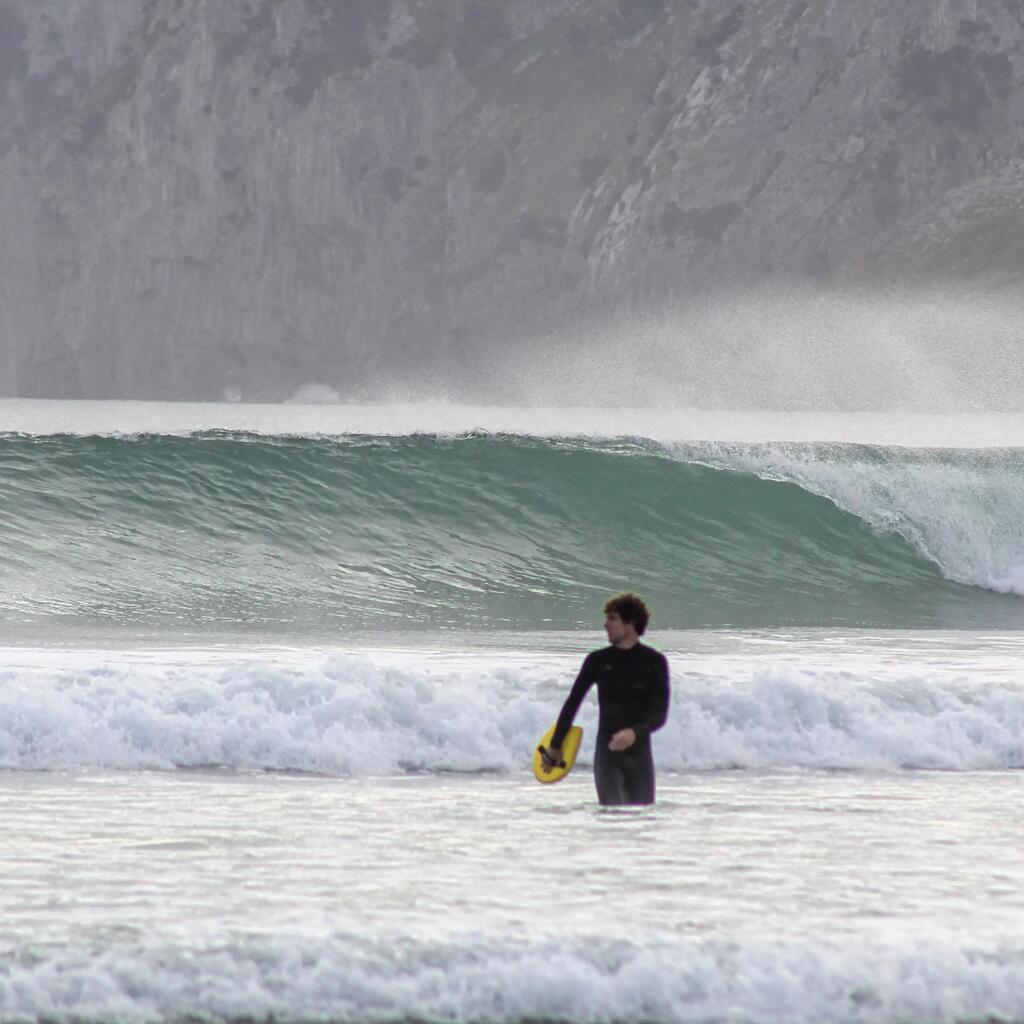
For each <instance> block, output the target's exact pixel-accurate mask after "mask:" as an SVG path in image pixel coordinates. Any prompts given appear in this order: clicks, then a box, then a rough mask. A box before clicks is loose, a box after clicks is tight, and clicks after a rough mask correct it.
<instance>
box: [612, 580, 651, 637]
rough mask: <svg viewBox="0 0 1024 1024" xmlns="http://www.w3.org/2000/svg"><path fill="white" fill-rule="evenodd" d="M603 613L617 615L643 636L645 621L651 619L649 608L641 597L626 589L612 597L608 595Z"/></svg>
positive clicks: (645, 626)
mask: <svg viewBox="0 0 1024 1024" xmlns="http://www.w3.org/2000/svg"><path fill="white" fill-rule="evenodd" d="M604 613H605V615H611V614H613V613H614V614H615V615H618V617H619V618H620V619H622V621H623V622H631V623H632V624H633V628H634V629H635V630H636V635H637V636H643V635H644V630H645V629H647V623H648V622H650V621H651V610H650V608H648V607H647V605H646V604H644V602H643V599H642V598H640V597H639V596H638V595H636V594H634V593H633V592H632V591H631V590H626V591H624V592H623V593H621V594H616V595H615V596H614V597H609V598H608V600H607V601H605V603H604Z"/></svg>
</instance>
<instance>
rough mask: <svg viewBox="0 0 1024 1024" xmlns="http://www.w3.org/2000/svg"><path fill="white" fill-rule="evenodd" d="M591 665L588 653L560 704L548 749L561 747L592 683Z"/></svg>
mask: <svg viewBox="0 0 1024 1024" xmlns="http://www.w3.org/2000/svg"><path fill="white" fill-rule="evenodd" d="M591 667H592V665H591V659H590V655H589V654H588V655H587V656H586V657H585V658H584V659H583V664H582V665H581V666H580V671H579V675H577V676H576V681H575V682H574V683H573V684H572V689H571V690H570V691H569V696H568V697H566V699H565V703H564V704H563V705H562V711H561V713H560V714H559V716H558V724H557V725H556V726H555V732H554V734H553V735H552V737H551V746H550V747H549V748H548V749H549V750H561V749H562V743H563V741H564V740H565V734H566V733H567V732H568V731H569V727H570V726H571V725H572V723H573V719H574V718H575V717H576V712H577V711H579V709H580V705H581V704H582V703H583V698H584V697H586V695H587V691H588V690H589V689H590V687H591V686H593V685H594V673H593V672H592V671H591Z"/></svg>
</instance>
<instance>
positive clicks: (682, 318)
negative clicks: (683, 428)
mask: <svg viewBox="0 0 1024 1024" xmlns="http://www.w3.org/2000/svg"><path fill="white" fill-rule="evenodd" d="M584 321H585V322H586V323H587V326H586V327H581V328H580V329H579V330H576V331H566V332H556V333H553V334H552V335H550V336H547V337H540V338H532V339H528V340H526V341H517V342H516V343H514V344H509V345H506V346H503V347H501V348H499V349H498V351H497V354H496V355H495V357H494V358H493V361H488V359H487V357H486V356H485V355H483V354H481V353H469V354H468V355H467V357H466V365H465V366H464V367H463V368H462V372H463V373H465V374H466V375H467V376H468V377H469V379H470V381H473V380H474V379H476V380H477V382H478V383H477V384H476V385H474V384H472V383H471V384H470V385H469V386H468V388H467V390H466V391H465V392H459V391H458V389H456V391H455V394H454V395H453V397H456V398H459V397H466V396H468V397H476V396H477V395H478V394H484V395H485V396H486V397H487V399H488V400H490V401H495V402H497V403H499V404H509V405H515V404H520V403H522V404H527V405H587V406H602V405H607V406H612V407H614V406H652V407H662V408H680V407H682V408H686V407H695V408H700V409H719V410H728V409H733V410H736V409H744V410H766V411H768V410H774V411H779V410H804V411H819V412H829V411H833V412H836V411H845V412H850V411H884V412H890V413H897V412H918V413H949V414H956V413H985V412H989V413H1012V412H1019V411H1021V410H1022V409H1024V397H1022V396H1024V361H1022V360H1021V358H1020V353H1021V351H1022V350H1024V299H1022V298H1021V297H1020V295H1019V294H1017V293H1015V292H1010V291H1008V290H1005V289H1003V290H989V291H983V290H978V289H972V288H970V287H960V286H952V285H946V286H939V285H935V286H932V287H927V288H925V287H919V288H916V289H901V290H895V289H890V290H884V289H868V288H861V289H846V290H839V289H833V290H822V289H817V288H814V287H810V286H799V285H794V286H789V287H772V286H765V287H760V288H750V289H737V290H734V291H729V292H720V293H718V294H714V295H710V296H705V297H703V298H697V299H694V300H690V301H682V302H680V303H679V305H678V306H677V308H675V309H665V310H662V311H661V312H659V313H654V314H642V313H641V314H637V315H631V314H628V313H623V312H617V313H616V312H611V313H609V314H608V316H607V318H606V319H597V320H591V319H589V318H587V317H586V316H584ZM399 376H400V375H399ZM458 379H459V377H458V371H456V380H458ZM427 389H428V391H429V390H430V388H429V385H428V386H427ZM477 389H479V390H477ZM385 393H386V389H385Z"/></svg>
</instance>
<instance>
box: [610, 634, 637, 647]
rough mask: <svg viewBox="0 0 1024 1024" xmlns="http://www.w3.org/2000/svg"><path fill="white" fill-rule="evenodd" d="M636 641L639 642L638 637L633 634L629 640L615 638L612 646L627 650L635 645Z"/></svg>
mask: <svg viewBox="0 0 1024 1024" xmlns="http://www.w3.org/2000/svg"><path fill="white" fill-rule="evenodd" d="M638 643H640V637H638V636H635V637H633V638H632V639H631V640H616V641H615V643H614V644H613V645H612V646H614V647H618V649H619V650H620V651H628V650H629V649H630V648H632V647H636V645H637V644H638Z"/></svg>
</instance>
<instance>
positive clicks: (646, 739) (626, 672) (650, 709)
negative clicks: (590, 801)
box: [541, 593, 669, 805]
mask: <svg viewBox="0 0 1024 1024" xmlns="http://www.w3.org/2000/svg"><path fill="white" fill-rule="evenodd" d="M604 613H605V620H604V629H605V632H606V633H607V634H608V640H609V642H610V643H611V646H610V647H602V648H601V649H600V650H598V651H592V652H591V653H590V654H588V655H587V657H586V658H585V659H584V661H583V667H582V668H581V669H580V672H579V675H578V676H577V677H576V682H574V683H573V686H572V690H571V691H570V693H569V696H568V698H567V699H566V702H565V705H564V706H563V708H562V713H561V714H560V715H559V716H558V724H557V726H556V727H555V732H554V735H553V736H552V737H551V746H550V747H548V748H547V749H545V748H543V747H542V748H541V756H542V757H543V759H544V761H545V763H546V764H552V765H554V764H557V763H558V762H559V761H561V759H562V750H561V747H562V742H563V740H564V739H565V734H566V733H567V732H568V731H569V727H570V726H571V725H572V722H573V719H574V718H575V717H576V712H577V711H579V708H580V704H582V703H583V698H584V697H585V696H586V694H587V691H588V690H589V689H590V687H591V686H593V684H594V683H597V702H598V709H599V717H598V725H597V746H596V748H595V751H594V783H595V784H596V786H597V799H598V801H600V803H602V804H605V805H611V804H653V803H654V759H653V758H652V756H651V733H652V732H654V731H655V730H656V729H660V728H661V727H662V726H663V725H664V724H665V718H666V717H667V715H668V697H669V687H668V662H667V661H666V660H665V655H663V654H661V653H660V652H658V651H656V650H654V648H653V647H648V646H647V645H646V644H642V643H641V642H640V637H641V636H643V634H644V630H645V629H646V628H647V623H648V621H649V619H650V617H651V616H650V611H649V610H648V608H647V605H645V604H644V602H643V601H642V600H641V599H640V598H639V597H637V595H636V594H631V593H625V594H617V595H616V596H615V597H613V598H610V599H609V600H608V602H607V603H606V604H605V606H604Z"/></svg>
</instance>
